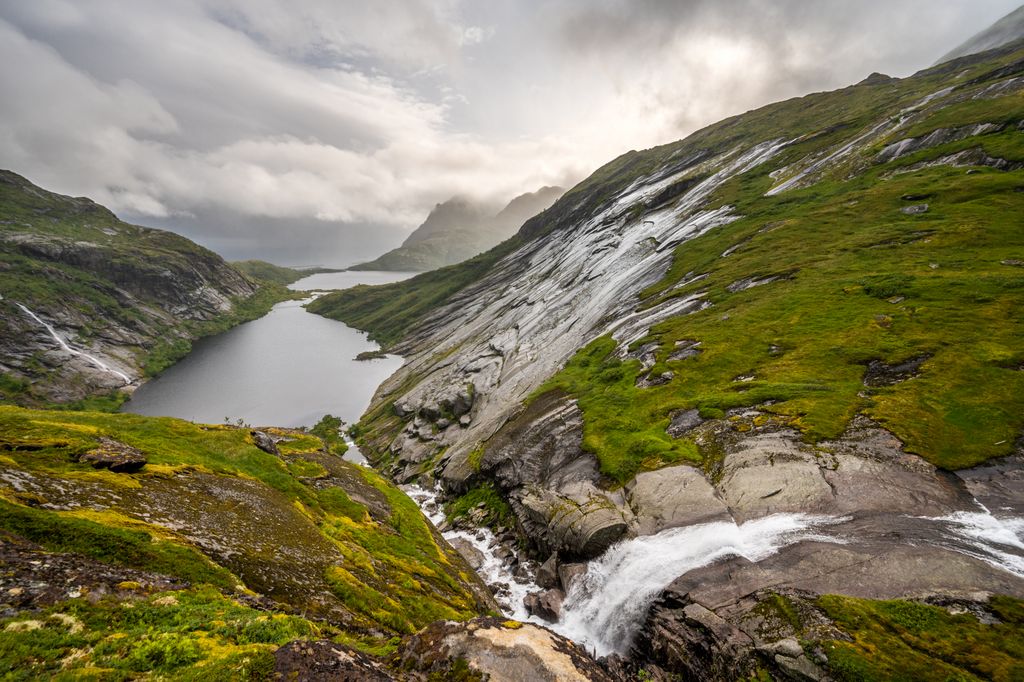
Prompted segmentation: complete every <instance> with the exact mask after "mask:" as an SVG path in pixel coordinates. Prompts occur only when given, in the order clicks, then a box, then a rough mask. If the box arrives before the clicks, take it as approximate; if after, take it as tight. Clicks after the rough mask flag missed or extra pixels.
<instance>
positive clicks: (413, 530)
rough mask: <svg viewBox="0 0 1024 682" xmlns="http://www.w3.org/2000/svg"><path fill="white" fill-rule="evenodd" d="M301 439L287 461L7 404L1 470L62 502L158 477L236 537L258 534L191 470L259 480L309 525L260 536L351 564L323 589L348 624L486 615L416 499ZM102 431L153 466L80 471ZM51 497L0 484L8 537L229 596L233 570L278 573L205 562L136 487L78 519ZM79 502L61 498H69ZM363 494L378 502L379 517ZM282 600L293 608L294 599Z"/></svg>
mask: <svg viewBox="0 0 1024 682" xmlns="http://www.w3.org/2000/svg"><path fill="white" fill-rule="evenodd" d="M289 435H291V436H292V437H293V438H295V439H294V440H292V441H290V442H287V443H283V444H282V446H281V450H282V457H276V456H273V455H269V454H267V453H264V452H262V451H261V450H258V449H257V448H256V447H255V446H253V445H252V442H251V440H250V439H249V436H248V431H247V430H246V429H236V428H231V427H227V426H222V427H210V426H199V425H195V424H191V423H189V422H184V421H180V420H176V419H170V418H150V417H140V416H137V415H120V414H118V415H110V414H101V413H88V412H52V411H32V410H25V409H22V408H16V407H0V452H2V453H3V455H2V456H0V465H2V466H3V468H4V469H5V470H7V471H8V472H11V473H15V472H18V471H23V472H27V473H28V474H31V475H32V476H33V477H35V479H36V480H38V481H41V482H43V483H45V482H46V481H55V482H56V487H54V486H52V485H51V486H50V487H49V488H45V487H44V489H45V490H54V491H56V492H55V493H54V494H59V490H61V489H63V488H62V487H61V486H66V485H67V483H71V484H72V485H73V486H75V485H82V486H84V488H82V490H83V491H86V492H84V493H83V494H86V495H88V494H90V493H88V492H87V491H88V490H92V489H94V488H97V487H98V488H100V489H105V490H110V491H114V492H116V491H119V490H120V491H126V490H130V489H133V488H134V489H137V488H140V487H141V488H144V487H146V486H148V485H155V484H158V483H159V484H160V485H161V486H164V487H165V488H166V486H179V482H180V486H179V487H180V491H181V492H180V498H181V502H180V505H181V507H182V508H183V509H188V508H190V507H192V506H194V507H199V508H202V509H204V510H205V511H204V514H223V515H224V518H225V520H226V521H225V526H224V531H223V532H225V533H229V534H237V533H243V532H247V525H246V524H236V523H233V522H231V521H230V518H231V512H230V509H227V511H225V510H222V509H220V507H218V506H217V504H218V503H217V502H216V501H215V500H208V499H206V498H202V497H193V496H194V495H195V494H197V493H195V490H196V489H195V488H194V487H190V486H189V485H188V483H187V482H188V481H189V480H190V476H192V475H194V474H207V475H209V474H213V475H216V476H220V477H229V478H234V479H239V480H240V481H242V482H245V481H250V482H257V483H258V490H259V492H257V493H256V494H258V495H259V496H261V497H262V498H265V500H266V504H267V505H280V506H282V508H283V509H284V508H285V507H287V508H290V509H291V511H292V512H294V510H296V509H297V510H298V511H299V512H300V514H299V515H294V514H293V518H297V519H299V520H298V521H297V522H296V523H297V524H298V525H296V526H295V527H294V528H290V529H287V528H286V529H284V530H281V529H270V528H266V529H262V530H260V529H256V531H257V532H260V533H262V534H269V533H274V532H287V533H288V534H289V535H290V536H292V537H302V536H304V534H310V533H312V534H313V535H312V537H313V538H315V539H318V540H317V542H318V543H319V544H320V545H327V546H333V547H334V548H335V551H336V552H337V553H338V554H339V556H338V561H336V562H335V563H333V564H331V565H328V566H326V567H325V569H324V570H325V575H324V576H323V578H324V583H323V584H324V585H325V589H326V590H329V591H330V592H331V593H332V595H333V597H335V598H337V599H338V600H340V602H341V604H342V605H343V606H344V608H345V609H346V610H347V611H349V612H350V614H351V617H350V618H349V619H348V622H349V624H350V625H352V626H354V627H355V628H356V630H357V631H359V632H382V633H391V634H394V633H398V634H401V633H408V632H413V631H415V630H416V629H418V628H420V627H422V626H424V625H426V624H427V623H429V622H432V621H434V620H437V619H465V618H468V617H471V616H473V615H476V613H477V612H478V608H479V607H478V606H476V601H475V599H474V597H473V595H472V593H471V592H470V590H469V588H468V583H467V582H466V581H467V580H468V579H469V578H468V577H467V576H466V575H465V574H463V573H461V572H460V570H461V569H460V568H459V566H461V565H462V564H461V562H459V561H457V560H455V559H454V555H453V554H450V553H449V551H450V550H443V549H442V548H441V546H440V545H438V543H437V541H436V537H435V535H434V533H433V531H432V530H431V528H430V527H429V524H428V523H427V522H426V520H425V519H424V518H423V516H422V515H421V514H420V512H419V509H418V508H417V507H416V505H415V503H414V502H412V500H410V499H409V498H408V497H406V496H405V494H404V493H402V492H401V491H399V490H398V489H396V488H394V487H393V486H391V485H390V484H388V483H387V482H385V481H384V480H383V479H382V478H381V477H380V476H378V475H376V474H375V473H373V472H372V471H370V470H368V469H365V468H363V467H358V466H356V465H353V464H349V463H348V462H343V461H342V460H341V459H340V458H339V457H337V455H335V454H332V453H330V452H326V451H325V446H324V444H323V442H322V441H321V440H320V439H319V438H318V437H315V436H313V435H301V434H295V433H290V434H289ZM100 436H105V437H108V438H113V439H116V440H118V441H120V442H122V443H125V444H128V445H130V446H132V447H135V448H137V449H139V450H141V451H142V452H143V453H145V454H146V456H147V458H148V461H149V463H148V464H147V465H146V467H144V468H143V469H142V470H141V471H140V472H138V473H135V474H113V473H109V472H106V471H97V470H94V469H92V468H91V467H89V466H88V465H85V464H78V463H77V462H76V461H75V460H76V456H77V455H79V454H81V453H84V452H86V451H88V450H90V449H92V448H93V447H95V445H96V441H97V438H99V437H100ZM328 472H329V473H330V476H331V480H330V482H329V483H323V482H322V483H318V482H317V479H319V480H321V481H325V480H326V479H325V477H326V476H327V475H328ZM338 481H343V483H340V484H339V483H338ZM61 482H63V483H61ZM175 489H177V488H175ZM246 494H251V493H246ZM48 495H49V493H44V494H43V495H42V498H43V499H41V497H40V494H39V493H25V492H18V491H17V490H15V489H13V488H9V487H2V488H0V505H2V512H3V513H2V514H0V530H5V531H8V532H12V533H15V534H17V535H19V536H21V537H24V538H26V539H28V540H31V541H33V542H37V543H39V544H41V545H43V546H44V547H46V548H47V549H49V550H52V551H70V552H76V553H79V554H83V555H86V556H89V557H91V558H93V559H96V560H99V561H103V562H107V563H112V564H117V565H124V566H127V567H130V568H136V569H143V570H151V571H154V572H159V573H164V574H168V575H172V576H176V577H179V578H182V579H184V580H188V581H190V582H192V583H207V584H212V585H215V586H218V587H221V588H225V589H226V588H230V587H232V586H234V585H235V584H236V583H237V582H238V580H239V579H238V578H237V577H235V575H232V573H233V572H237V571H240V573H239V574H240V575H245V574H246V571H249V570H250V569H252V570H253V572H254V573H255V574H263V573H265V572H267V571H268V570H270V569H267V568H261V565H262V562H263V561H264V559H262V558H261V557H260V556H259V555H258V554H254V555H252V556H242V557H232V558H231V562H234V563H231V562H229V563H227V564H218V563H216V559H217V557H213V556H206V555H204V554H203V553H202V552H201V551H200V549H199V548H198V547H197V546H195V545H193V544H192V543H190V542H189V541H187V540H185V539H184V537H183V536H180V535H178V534H176V533H175V532H172V531H169V530H168V529H167V528H165V527H162V526H153V525H151V524H149V523H148V522H147V521H146V516H144V515H142V514H141V513H140V510H139V509H138V508H137V506H133V504H132V502H131V501H130V499H129V497H130V496H127V493H122V494H121V501H120V502H117V503H115V504H114V505H113V506H110V507H109V508H105V509H101V510H98V511H96V510H89V509H88V505H86V506H77V505H72V506H73V507H74V509H72V510H70V511H51V510H48V509H45V508H42V507H40V506H39V505H41V504H45V503H46V502H47V501H49V500H48ZM75 495H76V493H72V494H71V495H65V496H63V497H61V500H60V501H61V503H62V504H67V503H68V502H69V501H71V500H75V499H76V497H75ZM360 499H361V500H364V501H365V500H375V501H376V502H375V503H374V504H375V507H374V509H373V510H371V509H369V508H368V506H367V504H370V503H369V502H367V503H361V502H359V501H358V500H360ZM230 506H231V505H228V507H230ZM371 512H372V513H371ZM242 539H243V540H244V538H242ZM262 539H263V538H261V540H262ZM325 540H326V542H325ZM255 544H257V543H254V545H255ZM313 550H317V548H316V547H314V548H313V549H312V550H311V551H313ZM342 557H343V560H342ZM246 562H250V563H246ZM250 564H251V565H250ZM229 569H234V571H231V570H229ZM271 587H272V586H271ZM275 598H277V599H278V600H279V601H280V600H282V599H283V600H284V601H285V603H291V601H294V600H289V598H288V594H287V593H285V594H283V595H276V596H275ZM296 599H299V597H296ZM303 599H305V598H304V597H303ZM291 606H293V607H294V608H296V609H303V610H304V609H305V608H306V606H307V604H306V603H305V602H304V601H295V602H294V603H291Z"/></svg>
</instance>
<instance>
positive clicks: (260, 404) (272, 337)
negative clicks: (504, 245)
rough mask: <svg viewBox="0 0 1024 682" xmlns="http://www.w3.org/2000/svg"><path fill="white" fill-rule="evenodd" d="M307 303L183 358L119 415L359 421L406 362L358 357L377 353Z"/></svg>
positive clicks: (340, 284)
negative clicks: (327, 416) (309, 308)
mask: <svg viewBox="0 0 1024 682" xmlns="http://www.w3.org/2000/svg"><path fill="white" fill-rule="evenodd" d="M413 274H414V273H406V272H348V271H346V272H331V273H321V274H316V275H311V276H309V277H305V278H303V279H301V280H299V281H297V282H295V283H294V284H292V285H291V288H292V289H295V290H298V291H314V290H321V291H323V290H332V289H346V288H348V287H351V286H355V285H356V284H386V283H388V282H397V281H399V280H402V279H406V278H407V277H411V276H412V275H413ZM302 306H303V302H302V301H285V302H283V303H279V304H277V305H276V306H274V308H273V309H272V310H271V311H270V312H269V313H267V314H266V315H264V316H263V317H261V318H259V319H258V320H253V321H252V322H246V323H245V324H241V325H239V326H237V327H235V328H234V329H231V330H229V331H227V332H224V333H223V334H218V335H216V336H212V337H209V338H205V339H201V340H200V341H198V342H196V343H195V344H194V345H193V348H192V352H191V353H189V354H188V355H187V356H186V357H185V358H184V359H183V360H181V361H180V362H178V363H177V364H175V365H173V366H172V367H170V368H168V369H167V370H166V371H165V372H164V373H163V374H161V375H160V376H159V377H157V378H155V379H153V380H151V381H148V382H146V383H145V384H143V385H142V386H141V387H140V388H139V389H138V390H136V391H135V393H134V394H133V395H132V397H131V400H129V401H128V402H127V403H125V404H124V406H123V408H122V411H124V412H133V413H135V414H144V415H150V416H168V417H180V418H182V419H188V420H191V421H196V422H203V423H208V424H209V423H223V422H225V421H229V422H235V421H237V420H239V419H241V420H242V421H243V422H245V423H247V424H251V425H254V426H256V425H259V426H310V425H312V424H315V423H316V422H317V421H318V420H319V419H320V418H321V417H322V416H323V415H325V414H333V415H335V416H338V417H341V418H342V419H344V420H345V421H347V422H349V423H355V422H356V421H357V420H358V419H359V417H360V416H361V415H362V413H363V412H364V411H365V410H366V408H367V406H369V404H370V399H371V398H372V397H373V393H374V391H376V390H377V386H379V385H380V383H381V382H382V381H384V379H386V378H387V377H388V376H390V375H391V374H392V373H393V372H394V371H395V370H396V369H398V368H399V367H400V366H401V365H402V359H401V358H400V357H398V356H395V355H389V356H387V357H386V358H382V359H379V360H364V361H358V360H355V357H356V355H357V354H358V353H361V352H363V351H370V350H377V349H378V348H379V346H378V345H377V344H376V343H374V342H373V341H370V340H369V339H367V338H366V334H364V333H363V332H360V331H356V330H355V329H352V328H351V327H349V326H347V325H345V324H343V323H341V322H337V321H335V320H329V319H327V318H325V317H321V316H319V315H314V314H312V313H309V312H307V311H306V310H305V309H304V308H303V307H302Z"/></svg>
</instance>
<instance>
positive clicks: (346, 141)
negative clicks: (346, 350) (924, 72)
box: [0, 0, 1020, 265]
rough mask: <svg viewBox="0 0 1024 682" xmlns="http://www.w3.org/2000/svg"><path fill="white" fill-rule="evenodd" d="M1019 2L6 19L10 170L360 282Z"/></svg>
mask: <svg viewBox="0 0 1024 682" xmlns="http://www.w3.org/2000/svg"><path fill="white" fill-rule="evenodd" d="M1019 4H1020V0H858V1H857V2H849V0H676V1H669V0H516V1H515V2H513V1H512V0H508V1H495V0H477V1H475V2H473V1H469V0H466V1H460V0H301V1H300V0H290V1H286V0H0V167H3V168H8V169H11V170H14V171H16V172H18V173H21V174H23V175H25V176H27V177H28V178H29V179H31V180H32V181H34V182H36V183H37V184H40V185H42V186H43V187H45V188H47V189H52V190H54V191H58V192H61V193H66V194H73V195H85V196H89V197H91V198H93V199H95V200H97V201H99V202H100V203H102V204H104V205H106V206H108V207H110V208H111V209H113V210H114V211H115V212H117V213H118V215H119V216H121V217H122V218H124V219H126V220H130V221H132V222H136V223H140V224H144V225H157V226H167V227H172V228H174V229H176V230H178V231H180V232H183V233H185V234H187V235H188V236H189V237H191V238H193V239H196V240H197V241H199V242H201V243H203V244H205V245H207V246H210V247H211V248H214V249H215V250H217V251H219V252H220V253H222V254H224V255H225V256H227V257H229V258H241V257H246V258H247V257H261V258H265V259H268V260H272V261H276V262H279V263H287V264H313V263H316V264H333V265H345V264H348V263H352V262H355V261H358V260H364V259H367V258H370V257H373V256H376V255H378V254H379V253H380V252H382V251H384V250H386V249H388V248H391V247H392V246H396V245H397V244H398V243H399V242H400V241H401V240H402V239H403V238H404V237H405V236H406V235H407V234H408V232H409V231H411V230H412V229H413V228H415V226H416V225H418V224H419V223H420V222H422V221H423V219H424V218H425V217H426V214H427V212H428V211H429V210H430V208H431V207H432V206H433V205H434V204H435V203H437V202H439V201H444V200H445V199H447V198H449V197H451V196H453V195H456V194H462V195H468V196H473V197H478V198H482V199H488V200H492V201H497V200H504V201H507V200H508V199H510V198H512V197H513V196H515V195H516V194H519V193H522V192H526V191H532V190H535V189H537V188H539V187H541V186H543V185H548V184H562V185H569V184H571V183H573V182H575V181H578V180H580V179H582V178H583V177H585V176H586V175H587V174H588V173H589V172H590V171H592V170H593V169H594V168H596V167H597V166H599V165H601V164H602V163H604V162H606V161H609V160H610V159H612V158H613V157H615V156H617V155H618V154H620V153H622V152H624V151H627V150H629V149H643V148H646V147H650V146H652V145H655V144H659V143H663V142H668V141H671V140H675V139H678V138H680V137H683V136H685V135H686V134H687V133H689V132H692V131H693V130H695V129H697V128H700V127H702V126H704V125H706V124H709V123H712V122H714V121H716V120H718V119H720V118H723V117H725V116H728V115H731V114H735V113H740V112H743V111H746V110H748V109H751V108H754V107H756V106H759V105H762V104H766V103H768V102H771V101H774V100H777V99H782V98H786V97H791V96H794V95H801V94H805V93H808V92H812V91H817V90H825V89H831V88H836V87H842V86H845V85H848V84H850V83H853V82H856V81H859V80H861V79H862V78H864V77H865V76H867V75H868V74H869V73H871V72H872V71H881V72H884V73H888V74H890V75H895V76H905V75H909V74H910V73H913V72H914V71H916V70H918V69H920V68H923V67H926V66H928V65H929V64H931V63H932V62H933V61H934V60H936V59H937V58H938V57H939V56H941V55H942V54H944V53H946V52H948V51H949V50H950V49H951V48H952V47H954V46H955V45H956V44H958V43H959V42H961V41H963V40H964V39H966V38H968V37H969V36H970V35H972V34H974V33H976V32H978V31H980V30H982V29H984V28H985V27H987V26H988V25H989V24H991V23H992V22H993V21H995V20H996V19H998V18H999V17H1001V16H1003V15H1004V14H1006V13H1008V12H1010V11H1011V10H1013V9H1014V8H1016V7H1017V6H1018V5H1019Z"/></svg>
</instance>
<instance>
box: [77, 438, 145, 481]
mask: <svg viewBox="0 0 1024 682" xmlns="http://www.w3.org/2000/svg"><path fill="white" fill-rule="evenodd" d="M78 461H79V462H85V463H86V464H91V465H92V466H93V467H94V468H96V469H110V470H111V471H113V472H116V473H132V472H134V471H138V470H139V469H141V468H142V467H144V466H146V462H147V460H146V456H145V455H144V454H142V452H141V451H140V450H139V449H138V448H133V447H132V446H130V445H125V444H124V443H122V442H120V441H116V440H114V439H113V438H106V437H101V438H100V439H99V447H98V448H95V449H93V450H90V451H88V452H86V453H85V454H83V455H81V456H80V457H79V458H78Z"/></svg>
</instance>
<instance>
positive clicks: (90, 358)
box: [14, 303, 132, 385]
mask: <svg viewBox="0 0 1024 682" xmlns="http://www.w3.org/2000/svg"><path fill="white" fill-rule="evenodd" d="M14 305H16V306H18V307H19V308H21V310H22V311H23V312H24V313H25V314H26V315H28V316H29V317H31V318H32V319H33V320H35V321H36V322H38V323H39V324H41V325H42V326H43V328H45V329H46V331H47V332H49V334H50V336H51V337H53V340H54V341H56V342H57V344H58V345H59V346H60V347H61V348H62V349H63V350H64V351H65V352H68V353H71V354H72V355H79V356H81V357H83V358H85V359H86V360H88V361H89V362H91V363H92V364H94V365H96V366H97V367H99V368H100V369H102V370H103V371H104V372H107V373H109V374H114V375H117V376H119V377H121V379H122V380H124V383H125V385H127V384H130V383H132V380H131V377H129V376H128V375H127V374H125V373H124V372H119V371H118V370H116V369H114V368H113V367H111V366H110V365H108V364H107V363H105V362H103V361H102V360H100V359H99V358H95V357H93V356H92V355H89V354H88V353H83V352H82V351H80V350H76V349H74V348H72V347H71V346H69V345H68V343H67V342H66V341H65V340H64V339H62V338H61V337H60V335H58V334H57V331H56V330H55V329H54V328H53V327H52V326H50V325H49V324H47V323H46V322H44V321H43V320H42V319H41V318H40V317H39V316H38V315H36V314H35V313H34V312H32V311H31V310H29V309H28V308H26V307H25V306H23V305H22V304H20V303H15V304H14Z"/></svg>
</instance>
